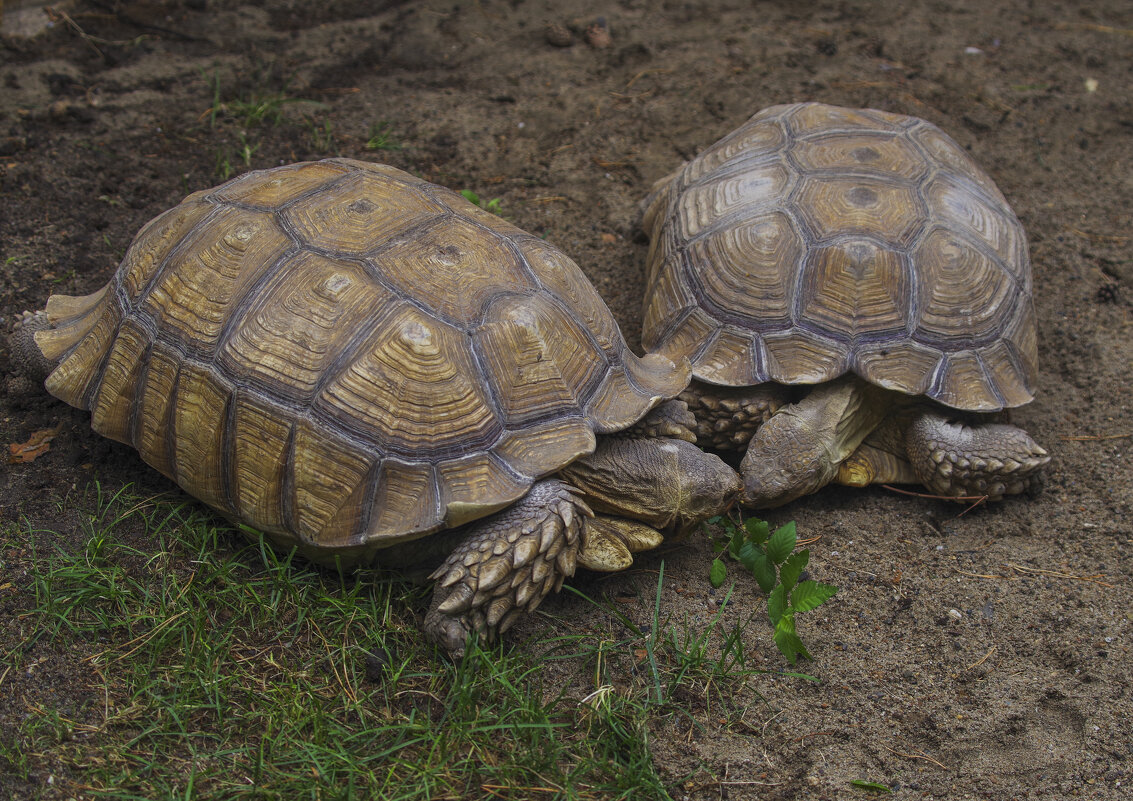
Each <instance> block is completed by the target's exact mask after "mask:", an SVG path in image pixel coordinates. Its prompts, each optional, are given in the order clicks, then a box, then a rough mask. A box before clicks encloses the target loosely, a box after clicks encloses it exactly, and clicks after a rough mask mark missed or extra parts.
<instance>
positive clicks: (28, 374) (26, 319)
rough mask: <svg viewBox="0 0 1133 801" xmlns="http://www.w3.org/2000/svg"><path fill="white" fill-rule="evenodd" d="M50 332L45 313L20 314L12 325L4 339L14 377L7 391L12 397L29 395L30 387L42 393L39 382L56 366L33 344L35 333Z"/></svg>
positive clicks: (41, 383) (9, 382)
mask: <svg viewBox="0 0 1133 801" xmlns="http://www.w3.org/2000/svg"><path fill="white" fill-rule="evenodd" d="M50 328H51V324H50V323H49V322H48V321H47V314H46V313H45V312H41V311H39V312H34V313H33V312H24V313H23V314H21V315H20V317H19V319H17V320H16V325H15V327H14V328H13V329H12V333H11V335H10V336H9V337H8V350H9V352H10V353H11V358H12V367H13V369H14V371H15V374H14V375H13V376H12V377H11V378H10V379H9V381H8V391H9V392H10V393H12V394H13V395H15V394H21V395H22V394H30V392H31V390H32V387H33V385H38V387H39V390H40V391H41V392H42V391H43V382H44V381H45V380H46V379H47V376H48V375H50V374H51V371H52V370H54V369H55V365H56V364H58V362H54V361H52V360H51V359H48V358H47V357H46V356H44V355H43V351H42V350H40V349H39V346H38V345H36V344H35V335H36V332H37V331H46V330H48V329H50Z"/></svg>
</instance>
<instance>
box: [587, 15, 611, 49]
mask: <svg viewBox="0 0 1133 801" xmlns="http://www.w3.org/2000/svg"><path fill="white" fill-rule="evenodd" d="M586 43H587V44H588V45H590V46H591V47H593V48H596V49H598V50H601V49H602V48H604V47H609V46H610V45H612V44H613V43H614V39H613V37H611V36H610V29H609V28H607V27H606V20H605V19H603V18H602V17H599V18H598V19H597V20H595V21H594V22H591V23H590V24H589V25H587V26H586Z"/></svg>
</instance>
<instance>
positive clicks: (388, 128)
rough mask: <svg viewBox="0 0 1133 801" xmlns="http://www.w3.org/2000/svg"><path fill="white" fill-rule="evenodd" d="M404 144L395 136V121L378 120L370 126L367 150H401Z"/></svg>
mask: <svg viewBox="0 0 1133 801" xmlns="http://www.w3.org/2000/svg"><path fill="white" fill-rule="evenodd" d="M401 148H402V144H401V143H400V142H398V141H397V140H396V139H394V137H393V123H391V122H378V123H375V124H373V125H371V126H370V138H369V139H368V140H367V141H366V149H367V150H401Z"/></svg>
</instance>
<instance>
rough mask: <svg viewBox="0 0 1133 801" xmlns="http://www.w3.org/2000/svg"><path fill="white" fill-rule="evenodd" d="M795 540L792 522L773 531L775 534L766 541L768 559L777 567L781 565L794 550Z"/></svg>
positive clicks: (796, 537) (796, 536) (796, 538)
mask: <svg viewBox="0 0 1133 801" xmlns="http://www.w3.org/2000/svg"><path fill="white" fill-rule="evenodd" d="M797 540H798V535H797V534H796V533H795V521H794V520H792V521H791V522H790V523H787V524H786V525H785V526H780V527H779V528H777V529H775V533H774V534H772V535H771V537H770V539H768V540H767V556H768V558H769V559H770V560H771V561H772V562H774V563H775V564H777V565H781V564H783V561H784V560H785V559H786V558H787V557H788V556H790V555H791V551H793V550H795V542H796V541H797Z"/></svg>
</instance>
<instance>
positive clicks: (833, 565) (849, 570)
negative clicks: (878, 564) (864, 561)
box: [824, 560, 878, 578]
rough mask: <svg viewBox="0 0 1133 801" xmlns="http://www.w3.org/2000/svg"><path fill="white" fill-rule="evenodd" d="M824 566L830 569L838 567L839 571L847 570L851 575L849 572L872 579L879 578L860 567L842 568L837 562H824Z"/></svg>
mask: <svg viewBox="0 0 1133 801" xmlns="http://www.w3.org/2000/svg"><path fill="white" fill-rule="evenodd" d="M824 564H826V565H829V566H830V567H836V568H838V569H839V570H845V571H846V572H847V573H849V572H854V573H861V574H862V575H865V576H869V577H870V578H878V575H877V574H876V573H870V572H869V571H868V570H862V569H861V568H859V567H842V566H841V565H840V564H838V563H837V562H831V561H829V560H827V561H826V562H824Z"/></svg>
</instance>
